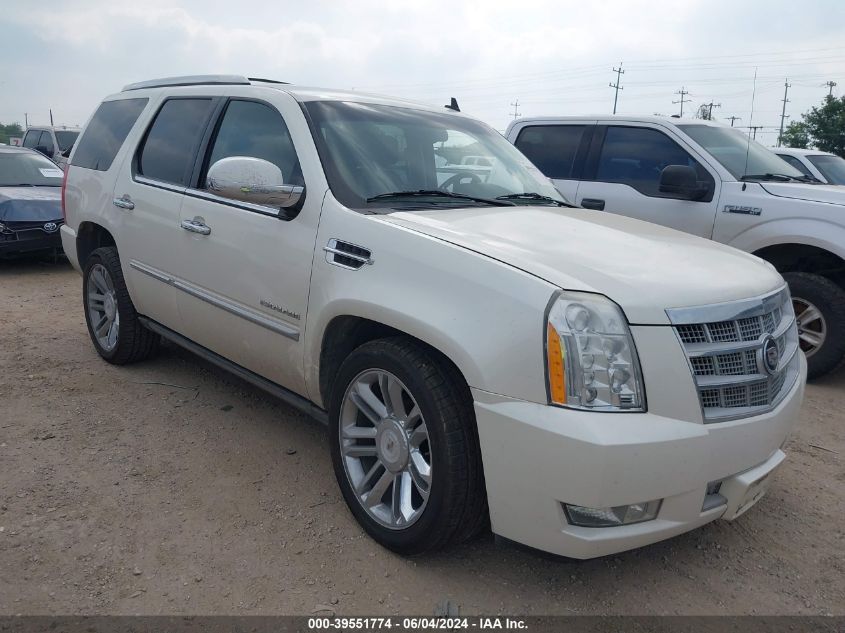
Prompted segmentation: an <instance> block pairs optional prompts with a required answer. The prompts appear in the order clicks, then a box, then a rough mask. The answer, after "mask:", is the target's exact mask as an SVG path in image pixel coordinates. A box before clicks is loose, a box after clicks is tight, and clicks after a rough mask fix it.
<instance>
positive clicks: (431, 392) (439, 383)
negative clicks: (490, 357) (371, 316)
mask: <svg viewBox="0 0 845 633" xmlns="http://www.w3.org/2000/svg"><path fill="white" fill-rule="evenodd" d="M329 416H330V417H329V420H330V423H329V424H330V438H331V454H332V462H333V465H334V471H335V476H336V478H337V481H338V485H339V486H340V489H341V492H342V493H343V497H344V499H345V501H346V503H347V505H348V506H349V509H350V510H351V512H352V514H353V515H354V516H355V518H356V519H357V520H358V522H359V523H360V524H361V526H362V527H363V528H364V530H366V532H367V533H368V534H369V535H370V536H371V537H372V538H373V539H375V540H376V541H378V542H379V543H380V544H381V545H383V546H385V547H387V548H389V549H391V550H393V551H396V552H399V553H401V554H421V553H424V552H429V551H433V550H436V549H440V548H443V547H445V546H447V545H450V544H453V543H457V542H460V541H464V540H467V539H469V538H470V537H472V536H474V535H475V534H477V533H478V532H479V531H480V530H481V529H482V528H483V527H484V526H485V525H486V524H487V520H488V512H487V505H486V496H485V492H484V479H483V475H482V469H481V454H480V449H479V446H478V438H477V432H476V427H475V415H474V413H473V409H472V397H471V395H470V393H469V389H468V387H467V386H466V383H465V382H464V381H463V378H462V377H461V376H460V374H459V373H458V372H457V370H456V369H455V368H454V367H453V366H451V365H450V364H449V363H447V362H446V361H444V360H442V359H441V358H440V357H439V356H437V355H436V354H435V353H434V352H433V351H432V350H430V349H429V348H427V347H425V346H423V345H422V344H420V343H418V342H416V341H413V340H411V339H407V338H401V337H398V338H391V339H385V340H379V341H372V342H369V343H366V344H364V345H362V346H361V347H359V348H358V349H356V350H355V351H354V352H352V354H351V355H350V356H349V357H348V358H347V359H346V360H345V361H344V363H343V365H342V366H341V368H340V371H339V373H338V376H337V380H336V381H335V387H334V389H333V391H332V396H331V402H330V408H329Z"/></svg>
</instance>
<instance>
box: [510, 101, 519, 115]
mask: <svg viewBox="0 0 845 633" xmlns="http://www.w3.org/2000/svg"><path fill="white" fill-rule="evenodd" d="M511 105H512V106H513V114H512V115H511V116H512V117H513V118H514V119H517V118H519V115H520V114H521V112H520V111H519V99H517V100H516V101H514V102H512V103H511Z"/></svg>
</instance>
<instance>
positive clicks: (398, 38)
mask: <svg viewBox="0 0 845 633" xmlns="http://www.w3.org/2000/svg"><path fill="white" fill-rule="evenodd" d="M843 28H845V1H843V0H816V1H813V0H809V1H808V0H803V1H796V0H790V1H782V0H760V1H758V0H732V1H724V2H723V1H720V0H706V1H695V0H688V1H684V0H677V1H675V2H660V1H658V0H648V1H639V0H627V1H622V0H607V1H601V0H592V1H588V0H584V1H581V2H568V1H565V0H550V1H547V2H546V1H543V2H541V1H537V2H531V1H523V2H514V1H513V0H509V1H506V2H505V1H499V0H468V1H461V0H449V1H446V0H401V1H399V0H355V1H348V2H340V1H331V0H309V1H308V2H304V1H303V2H285V1H281V0H265V1H261V0H256V1H250V0H240V1H232V0H226V1H222V0H171V1H169V2H163V1H159V0H133V1H124V0H87V1H86V0H62V1H61V2H57V1H52V0H43V1H40V2H33V1H31V0H3V2H2V10H1V11H0V122H3V123H9V122H14V121H18V122H20V123H21V124H23V122H24V113H25V112H26V113H28V114H29V120H30V123H46V122H48V121H49V114H48V108H52V109H53V114H54V118H55V121H56V123H57V124H68V125H74V124H83V123H84V122H85V121H86V120H87V118H88V116H89V115H90V113H91V112H92V111H93V109H94V108H95V107H96V106H97V104H98V103H99V101H100V99H101V98H102V97H103V96H104V95H107V94H110V93H112V92H116V91H118V90H120V88H121V87H122V86H123V85H125V84H127V83H130V82H134V81H139V80H143V79H150V78H155V77H162V76H168V75H186V74H206V73H236V74H244V75H249V76H258V77H268V78H274V79H280V80H284V81H289V82H294V83H299V84H304V85H314V86H323V87H331V88H352V89H355V90H362V91H364V90H366V91H371V92H381V93H386V94H391V95H398V96H403V97H409V98H414V99H417V100H422V101H427V102H433V103H436V104H445V103H448V101H449V98H450V97H452V96H454V97H457V99H458V101H459V103H460V105H461V108H462V109H463V110H464V111H465V112H469V113H471V114H474V115H476V116H478V117H479V118H481V119H483V120H485V121H487V122H488V123H490V124H491V125H493V126H494V127H496V128H497V129H500V130H503V129H504V128H505V126H506V125H507V123H508V121H509V120H511V117H512V113H513V110H514V108H513V106H512V105H511V104H512V103H515V102H516V101H517V100H518V102H519V106H518V110H519V112H520V113H521V114H522V115H523V116H532V115H543V114H583V113H609V112H610V111H611V109H612V107H613V89H612V88H610V87H609V86H608V83H609V82H611V81H615V79H616V75H615V74H614V73H613V72H612V68H613V67H614V66H617V67H618V66H619V63H620V62H622V63H623V68H624V69H625V74H624V75H622V86H623V87H624V89H623V90H621V91H620V93H619V108H618V109H619V112H621V113H631V114H633V113H643V114H653V113H661V114H673V113H677V112H678V110H679V107H680V106H679V105H678V104H673V103H672V102H673V101H677V100H678V98H679V96H678V95H677V94H675V93H676V91H678V90H680V89H681V88H682V87H683V88H685V89H686V90H688V91H689V92H690V93H691V96H690V97H689V98H691V99H692V102H691V103H687V104H686V105H685V106H684V112H685V114H686V113H688V112H689V113H693V112H694V111H695V109H696V107H697V106H699V105H700V104H702V103H707V102H710V101H714V102H716V103H721V108H715V109H714V111H713V113H714V118H716V119H719V120H725V118H726V117H729V116H738V117H742V120H741V121H737V122H736V124H737V125H746V126H747V125H749V124H751V123H752V121H751V102H752V89H753V81H752V79H753V77H754V71H755V67H756V68H757V69H758V70H757V74H758V79H757V92H756V100H755V105H754V117H753V124H754V125H763V126H768V129H765V130H761V131H760V132H758V137H757V138H758V140H762V141H763V142H764V143H768V144H771V143H773V142H774V140H775V138H776V130H775V128H776V126H777V125H778V124H779V122H780V113H781V106H782V103H781V99H782V98H783V91H784V86H783V84H784V81H785V79H786V78H787V77H788V78H789V81H790V83H791V84H792V87H791V88H790V91H789V99H790V103H788V104H787V113H789V114H791V115H792V117H793V118H797V117H798V115H799V114H800V113H801V112H803V111H806V110H807V109H808V108H809V107H810V106H812V105H815V104H817V103H818V102H819V101H820V100H821V98H822V97H823V96H824V95H825V94H827V91H828V88H827V87H826V86H824V85H823V84H824V82H826V81H828V80H833V81H836V82H838V83H839V86H837V87H836V88H834V94H844V93H843V92H842V91H843V90H845V38H843ZM787 121H789V119H787Z"/></svg>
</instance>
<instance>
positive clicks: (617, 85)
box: [610, 62, 625, 114]
mask: <svg viewBox="0 0 845 633" xmlns="http://www.w3.org/2000/svg"><path fill="white" fill-rule="evenodd" d="M613 72H615V73H616V83H615V84H614V83H611V84H610V87H611V88H615V89H616V90H615V91H614V93H613V114H616V102H617V101H619V91H620V90H624V88H622V86H621V85H620V84H621V83H622V82H621V79H622V75H624V74H625V71H624V70H622V62H619V68H616V67H615V66H614V68H613Z"/></svg>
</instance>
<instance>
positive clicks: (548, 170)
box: [516, 125, 587, 178]
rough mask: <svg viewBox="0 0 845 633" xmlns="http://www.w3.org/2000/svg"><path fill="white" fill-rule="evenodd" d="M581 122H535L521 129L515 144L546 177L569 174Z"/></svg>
mask: <svg viewBox="0 0 845 633" xmlns="http://www.w3.org/2000/svg"><path fill="white" fill-rule="evenodd" d="M586 129H587V127H586V126H585V125H537V126H531V127H527V128H525V129H523V130H522V131H521V132H520V133H519V137H517V139H516V146H517V147H518V148H519V150H520V151H521V152H522V153H523V154H525V155H526V156H527V157H528V159H529V160H530V161H531V162H532V163H534V164H535V165H537V167H538V168H539V169H540V171H541V172H543V174H545V175H546V176H547V177H549V178H571V177H572V170H573V167H574V166H575V155H576V154H577V153H578V146H579V145H580V144H581V139H582V138H583V137H584V130H586Z"/></svg>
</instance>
